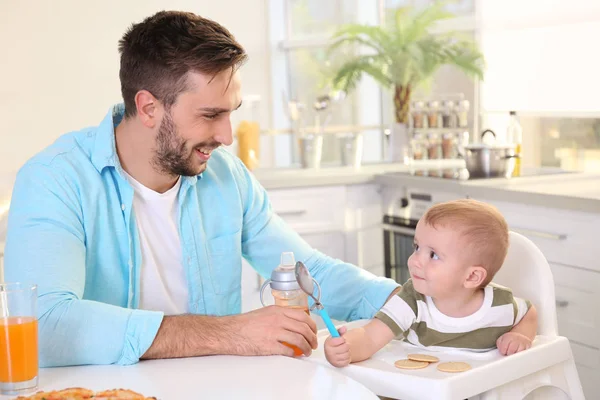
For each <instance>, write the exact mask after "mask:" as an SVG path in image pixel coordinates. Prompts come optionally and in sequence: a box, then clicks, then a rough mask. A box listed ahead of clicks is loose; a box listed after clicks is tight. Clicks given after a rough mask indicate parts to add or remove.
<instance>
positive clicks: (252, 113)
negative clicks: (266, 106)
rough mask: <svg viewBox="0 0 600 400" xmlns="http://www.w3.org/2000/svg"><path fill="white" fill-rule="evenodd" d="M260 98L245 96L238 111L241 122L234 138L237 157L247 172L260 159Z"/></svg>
mask: <svg viewBox="0 0 600 400" xmlns="http://www.w3.org/2000/svg"><path fill="white" fill-rule="evenodd" d="M259 106H260V96H245V97H244V98H243V100H242V107H241V109H240V110H239V112H240V114H241V115H242V120H241V121H240V123H239V124H238V126H237V128H236V131H235V136H236V137H237V142H238V143H237V144H238V151H237V152H238V157H239V158H240V160H242V162H243V163H244V165H246V168H248V169H249V170H253V169H256V168H257V167H258V165H259V158H260V125H259V123H258V119H259Z"/></svg>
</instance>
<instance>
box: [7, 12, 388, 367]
mask: <svg viewBox="0 0 600 400" xmlns="http://www.w3.org/2000/svg"><path fill="white" fill-rule="evenodd" d="M119 50H120V54H121V69H120V79H121V88H122V94H123V99H124V105H117V106H115V107H113V108H112V109H111V110H110V112H109V113H108V115H107V116H106V117H105V118H104V120H103V121H102V122H101V123H100V125H99V126H97V127H94V128H88V129H84V130H81V131H78V132H74V133H69V134H66V135H64V136H62V137H61V138H59V139H58V140H57V141H56V142H55V143H54V144H52V145H51V146H50V147H48V148H47V149H45V150H44V151H42V152H41V153H39V154H38V155H36V156H35V157H33V158H32V159H31V160H29V161H28V162H27V163H26V164H25V165H24V166H23V167H22V168H21V170H20V171H19V174H18V176H17V180H16V183H15V187H14V191H13V198H12V202H11V210H10V215H9V227H8V237H7V243H6V249H5V253H6V257H5V270H6V280H7V281H25V282H32V283H37V284H38V286H39V287H38V291H39V297H38V316H39V332H40V337H39V340H40V362H41V365H42V366H61V365H78V364H112V363H117V364H132V363H136V362H137V361H138V360H139V359H140V358H168V357H188V356H200V355H209V354H238V355H269V354H284V355H289V356H291V355H292V353H293V351H292V349H291V348H288V347H286V346H284V345H283V344H281V342H287V343H291V344H294V345H296V346H298V347H300V348H301V349H302V350H303V352H304V353H305V354H310V352H311V348H312V349H314V348H316V344H317V343H316V335H315V331H316V327H315V324H314V322H313V321H312V320H311V319H310V318H309V317H308V316H307V315H306V314H305V313H304V312H303V311H298V310H289V309H284V308H280V307H268V308H263V309H259V310H256V311H253V312H250V313H247V314H242V315H239V312H240V308H241V307H240V297H241V293H240V291H241V289H240V279H241V259H242V256H243V257H245V258H246V259H247V260H248V261H249V262H250V264H251V265H252V266H253V267H254V268H255V269H256V270H257V271H258V272H259V273H260V274H261V275H263V276H268V275H269V274H270V272H271V270H272V269H273V268H275V267H276V266H277V264H278V262H279V256H280V253H281V252H282V251H293V252H294V253H295V255H296V258H297V259H298V260H302V261H304V263H305V264H306V265H307V266H308V268H309V269H310V272H311V274H312V275H313V276H314V277H315V278H316V279H317V280H318V281H319V282H320V284H321V286H322V287H323V288H325V289H326V290H324V296H323V302H324V303H325V304H326V305H327V308H328V310H329V311H330V313H331V315H332V316H333V317H334V318H336V319H342V320H353V319H358V318H371V317H372V316H373V315H374V314H375V312H376V311H377V310H378V309H379V308H380V307H381V306H382V305H383V304H384V303H385V301H386V300H387V298H388V297H389V296H390V294H391V293H392V292H393V291H394V290H395V289H396V288H397V284H396V283H395V282H393V281H391V280H388V279H384V278H377V277H375V276H373V275H371V274H368V273H366V272H364V271H362V270H361V269H359V268H357V267H355V266H352V265H349V264H344V263H341V262H339V261H337V260H333V259H331V258H329V257H327V256H325V255H323V254H321V253H319V252H318V251H316V250H314V249H312V248H311V247H310V246H309V245H308V244H307V243H305V242H304V241H303V240H302V239H301V238H300V237H299V236H298V235H297V234H295V233H294V232H293V231H292V230H290V228H289V227H287V226H286V225H285V224H284V223H283V222H282V220H281V219H280V218H279V217H278V216H277V215H275V214H274V213H273V212H272V210H271V207H270V205H269V201H268V198H267V194H266V192H265V190H264V189H263V188H262V187H261V185H260V184H259V183H258V182H257V181H256V180H255V179H254V177H253V176H252V175H251V174H250V173H249V172H248V171H247V170H246V169H245V168H244V166H243V164H242V163H241V162H240V161H239V160H238V159H236V158H235V157H233V156H232V155H230V154H229V153H227V152H226V151H224V150H222V149H221V148H220V146H221V145H229V144H231V143H232V141H233V138H232V129H231V122H230V114H231V113H232V112H233V111H234V110H236V109H237V108H238V107H239V106H240V102H241V94H240V93H241V87H240V78H239V75H238V72H237V69H238V67H239V66H240V65H241V64H242V63H243V62H244V61H245V59H246V57H247V56H246V53H245V51H244V49H243V48H242V47H241V46H240V45H239V44H238V43H237V42H236V40H235V39H234V38H233V36H232V35H231V34H230V33H229V32H228V31H227V30H226V29H225V28H224V27H222V26H221V25H219V24H217V23H215V22H213V21H210V20H207V19H204V18H202V17H199V16H197V15H194V14H190V13H182V12H159V13H157V14H155V15H153V16H151V17H149V18H147V19H146V20H144V21H143V22H141V23H139V24H135V25H133V26H132V27H131V28H130V29H129V30H128V32H127V33H126V34H125V35H124V37H123V38H122V40H121V41H120V45H119ZM82 101H84V100H82Z"/></svg>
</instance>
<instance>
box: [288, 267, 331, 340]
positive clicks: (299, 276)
mask: <svg viewBox="0 0 600 400" xmlns="http://www.w3.org/2000/svg"><path fill="white" fill-rule="evenodd" d="M294 272H295V273H296V281H298V285H300V288H301V289H302V290H303V291H304V292H305V293H306V294H307V295H309V296H310V297H312V299H313V300H314V301H315V312H316V313H317V314H319V316H320V317H321V318H322V319H323V321H324V322H325V325H326V326H327V329H328V330H329V333H330V334H331V336H332V337H340V334H339V333H338V331H337V329H335V326H334V325H333V322H331V318H329V314H327V311H325V307H323V304H321V302H320V301H319V299H317V298H316V297H315V296H314V294H313V292H314V285H313V281H314V280H313V278H312V276H310V272H308V268H306V266H305V265H304V264H303V263H302V262H301V261H298V262H297V263H296V268H295V270H294ZM315 283H316V282H315ZM317 286H318V284H317ZM319 297H321V290H320V288H319Z"/></svg>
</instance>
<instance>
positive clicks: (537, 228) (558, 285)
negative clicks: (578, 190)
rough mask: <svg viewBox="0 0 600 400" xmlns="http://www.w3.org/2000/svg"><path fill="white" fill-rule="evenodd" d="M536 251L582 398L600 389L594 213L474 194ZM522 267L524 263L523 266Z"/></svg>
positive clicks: (598, 221)
mask: <svg viewBox="0 0 600 400" xmlns="http://www.w3.org/2000/svg"><path fill="white" fill-rule="evenodd" d="M478 200H482V201H486V202H488V203H491V204H493V205H495V206H496V207H497V208H498V209H499V210H500V212H502V214H503V215H504V217H505V218H506V221H507V223H508V225H509V228H510V229H511V230H514V231H516V232H519V233H521V234H523V235H524V236H526V237H528V238H529V239H530V240H531V241H532V242H534V243H535V244H536V245H537V246H538V248H539V249H540V250H541V251H542V253H543V254H544V256H545V257H546V259H547V260H548V262H549V264H550V268H551V270H552V275H553V276H554V285H555V295H556V313H557V319H558V331H559V334H560V335H562V336H565V337H567V338H568V339H569V341H570V342H571V348H572V349H573V355H574V357H575V362H576V364H577V369H578V372H579V375H580V379H581V383H582V385H583V389H584V392H585V393H586V398H589V399H592V398H595V396H596V394H597V393H599V392H600V382H599V381H598V379H597V377H598V376H599V374H600V336H599V335H598V332H600V309H599V308H598V304H600V263H599V262H598V260H599V259H600V250H599V247H598V236H599V234H600V215H598V214H592V213H584V212H579V211H572V210H558V209H553V208H549V207H540V206H532V205H528V204H518V203H510V202H498V201H494V200H488V199H478ZM523 267H524V268H526V266H523Z"/></svg>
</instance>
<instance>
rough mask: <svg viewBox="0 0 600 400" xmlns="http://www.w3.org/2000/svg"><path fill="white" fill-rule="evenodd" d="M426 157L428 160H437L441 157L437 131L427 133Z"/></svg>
mask: <svg viewBox="0 0 600 400" xmlns="http://www.w3.org/2000/svg"><path fill="white" fill-rule="evenodd" d="M427 139H428V140H427V141H428V146H427V158H429V159H430V160H439V159H440V158H441V155H442V154H441V153H442V151H441V141H440V137H439V136H438V134H437V133H430V134H429V135H427Z"/></svg>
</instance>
